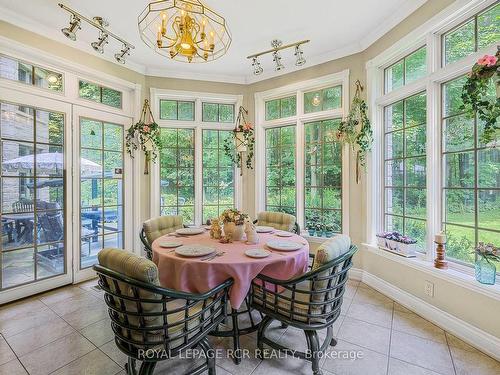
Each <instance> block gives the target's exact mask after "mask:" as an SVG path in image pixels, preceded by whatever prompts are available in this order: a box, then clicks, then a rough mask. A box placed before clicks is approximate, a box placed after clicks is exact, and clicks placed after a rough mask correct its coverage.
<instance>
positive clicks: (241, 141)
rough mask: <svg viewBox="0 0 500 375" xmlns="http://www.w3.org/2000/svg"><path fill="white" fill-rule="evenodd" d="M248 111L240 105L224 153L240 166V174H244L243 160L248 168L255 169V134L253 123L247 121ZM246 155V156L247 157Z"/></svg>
mask: <svg viewBox="0 0 500 375" xmlns="http://www.w3.org/2000/svg"><path fill="white" fill-rule="evenodd" d="M247 115H248V111H247V110H246V109H245V108H243V107H242V106H240V108H239V110H238V117H237V118H236V125H235V128H234V130H233V133H232V135H233V136H232V138H227V139H226V141H225V142H224V153H225V154H226V156H227V157H228V158H230V159H231V161H232V163H233V164H235V165H236V166H237V167H238V168H240V176H241V175H242V174H243V160H244V159H245V165H246V167H247V168H248V169H253V164H252V162H253V150H254V144H255V134H254V129H253V125H252V124H251V123H249V122H248V121H247V118H246V116H247ZM245 156H246V158H245Z"/></svg>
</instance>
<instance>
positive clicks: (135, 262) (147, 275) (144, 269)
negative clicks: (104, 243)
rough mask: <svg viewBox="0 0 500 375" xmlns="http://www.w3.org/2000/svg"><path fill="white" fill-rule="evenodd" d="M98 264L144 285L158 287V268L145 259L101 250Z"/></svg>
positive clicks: (124, 252) (117, 251)
mask: <svg viewBox="0 0 500 375" xmlns="http://www.w3.org/2000/svg"><path fill="white" fill-rule="evenodd" d="M97 259H98V260H99V264H100V265H101V266H103V267H106V268H109V269H111V270H113V271H116V272H118V273H121V274H123V275H126V276H128V277H131V278H133V279H136V280H140V281H144V282H146V283H150V284H154V285H160V280H159V278H158V267H156V264H154V263H153V262H152V261H150V260H149V259H146V258H141V257H138V256H137V255H135V254H133V253H131V252H129V251H126V250H120V249H112V248H108V249H102V250H101V251H100V252H99V254H97Z"/></svg>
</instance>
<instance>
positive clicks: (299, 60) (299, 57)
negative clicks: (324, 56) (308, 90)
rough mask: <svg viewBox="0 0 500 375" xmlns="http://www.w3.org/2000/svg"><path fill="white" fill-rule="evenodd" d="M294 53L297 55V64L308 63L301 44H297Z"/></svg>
mask: <svg viewBox="0 0 500 375" xmlns="http://www.w3.org/2000/svg"><path fill="white" fill-rule="evenodd" d="M294 55H295V57H296V60H295V65H297V66H302V65H304V64H305V63H306V59H305V58H304V52H302V49H300V44H297V45H296V46H295V53H294Z"/></svg>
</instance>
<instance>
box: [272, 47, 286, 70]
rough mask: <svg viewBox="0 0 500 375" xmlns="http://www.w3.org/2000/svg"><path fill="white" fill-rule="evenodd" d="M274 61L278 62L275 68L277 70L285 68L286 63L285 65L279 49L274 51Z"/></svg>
mask: <svg viewBox="0 0 500 375" xmlns="http://www.w3.org/2000/svg"><path fill="white" fill-rule="evenodd" d="M273 61H274V63H275V64H276V68H274V69H275V70H276V71H277V72H279V71H280V70H283V69H285V65H283V64H282V63H281V56H280V54H279V53H278V51H274V52H273Z"/></svg>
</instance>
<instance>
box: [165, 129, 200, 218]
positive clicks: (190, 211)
mask: <svg viewBox="0 0 500 375" xmlns="http://www.w3.org/2000/svg"><path fill="white" fill-rule="evenodd" d="M161 140H162V149H161V151H160V210H161V215H162V216H164V215H181V216H182V218H183V220H184V223H185V224H194V221H195V220H194V219H195V218H194V176H195V170H194V130H193V129H167V128H162V129H161Z"/></svg>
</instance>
